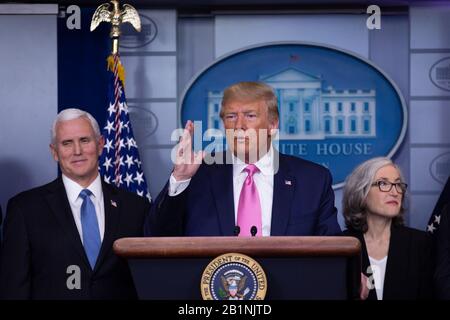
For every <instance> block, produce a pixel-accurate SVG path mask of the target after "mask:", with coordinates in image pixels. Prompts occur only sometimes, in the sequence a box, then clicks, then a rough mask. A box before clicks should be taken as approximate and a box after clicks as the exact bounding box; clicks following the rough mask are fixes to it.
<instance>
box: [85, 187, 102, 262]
mask: <svg viewBox="0 0 450 320" xmlns="http://www.w3.org/2000/svg"><path fill="white" fill-rule="evenodd" d="M91 194H92V192H91V191H89V190H88V189H83V190H81V192H80V197H81V198H82V199H83V204H82V205H81V228H82V230H83V245H84V251H85V252H86V255H87V257H88V260H89V264H90V265H91V268H92V270H94V267H95V262H96V261H97V257H98V253H99V252H100V246H101V240H100V230H99V227H98V221H97V214H96V213H95V207H94V204H93V203H92V201H91V199H90V198H89V196H90V195H91Z"/></svg>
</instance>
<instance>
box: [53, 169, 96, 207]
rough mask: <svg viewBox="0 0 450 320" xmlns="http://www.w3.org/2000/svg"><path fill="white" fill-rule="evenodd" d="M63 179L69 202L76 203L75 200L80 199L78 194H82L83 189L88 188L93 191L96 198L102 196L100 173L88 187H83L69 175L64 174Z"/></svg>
mask: <svg viewBox="0 0 450 320" xmlns="http://www.w3.org/2000/svg"><path fill="white" fill-rule="evenodd" d="M62 180H63V183H64V188H65V189H66V193H67V198H68V199H69V202H70V203H72V204H75V202H76V201H77V199H78V196H79V195H80V192H81V190H83V189H88V190H89V191H91V192H92V194H93V195H94V197H95V198H96V199H100V196H101V194H102V181H101V179H100V175H97V177H96V178H95V180H94V181H92V183H91V184H90V185H89V186H88V187H87V188H83V187H82V186H80V185H79V184H78V183H76V182H75V181H73V180H72V179H70V178H69V177H67V176H65V175H64V174H63V175H62Z"/></svg>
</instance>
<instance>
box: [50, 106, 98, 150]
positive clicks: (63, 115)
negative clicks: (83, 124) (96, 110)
mask: <svg viewBox="0 0 450 320" xmlns="http://www.w3.org/2000/svg"><path fill="white" fill-rule="evenodd" d="M78 118H86V119H87V120H89V122H90V123H91V127H92V129H93V130H94V133H95V136H96V137H97V138H100V135H101V134H100V127H99V126H98V122H97V120H95V118H94V117H93V116H92V115H91V114H90V113H89V112H86V111H83V110H80V109H76V108H69V109H64V110H62V111H61V112H60V113H58V115H57V116H56V118H55V120H54V121H53V125H52V129H51V142H52V144H54V143H55V140H56V125H57V124H58V123H59V122H62V121H69V120H74V119H78Z"/></svg>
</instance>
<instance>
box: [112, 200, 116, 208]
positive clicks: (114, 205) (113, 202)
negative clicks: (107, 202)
mask: <svg viewBox="0 0 450 320" xmlns="http://www.w3.org/2000/svg"><path fill="white" fill-rule="evenodd" d="M111 205H112V206H113V207H114V208H117V203H116V202H115V201H114V200H111Z"/></svg>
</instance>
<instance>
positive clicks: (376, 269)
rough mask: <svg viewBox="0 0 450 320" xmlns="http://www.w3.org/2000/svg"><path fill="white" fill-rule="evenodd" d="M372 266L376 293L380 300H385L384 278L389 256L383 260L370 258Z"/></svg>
mask: <svg viewBox="0 0 450 320" xmlns="http://www.w3.org/2000/svg"><path fill="white" fill-rule="evenodd" d="M369 261H370V266H371V267H372V275H373V280H374V284H375V292H376V294H377V299H378V300H383V289H384V276H385V274H386V263H387V256H386V257H384V258H383V259H381V260H377V259H374V258H372V257H370V256H369Z"/></svg>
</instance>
